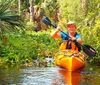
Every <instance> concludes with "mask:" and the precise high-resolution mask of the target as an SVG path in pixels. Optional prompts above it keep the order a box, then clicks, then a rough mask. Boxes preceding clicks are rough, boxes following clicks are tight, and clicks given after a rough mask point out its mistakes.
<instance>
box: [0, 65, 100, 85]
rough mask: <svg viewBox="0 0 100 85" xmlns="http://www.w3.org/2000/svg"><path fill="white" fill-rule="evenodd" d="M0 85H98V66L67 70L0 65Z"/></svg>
mask: <svg viewBox="0 0 100 85" xmlns="http://www.w3.org/2000/svg"><path fill="white" fill-rule="evenodd" d="M0 85H100V68H99V67H96V66H95V67H93V66H92V67H87V68H85V69H84V70H78V71H75V72H68V71H66V70H65V69H61V68H58V67H47V68H34V67H19V66H11V67H8V66H3V67H0Z"/></svg>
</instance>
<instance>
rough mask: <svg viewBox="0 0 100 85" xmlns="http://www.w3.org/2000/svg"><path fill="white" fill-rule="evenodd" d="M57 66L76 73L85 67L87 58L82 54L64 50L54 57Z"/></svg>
mask: <svg viewBox="0 0 100 85" xmlns="http://www.w3.org/2000/svg"><path fill="white" fill-rule="evenodd" d="M54 60H55V65H57V66H59V67H62V68H65V69H67V70H68V71H75V70H78V69H81V68H83V67H84V66H85V62H86V61H85V60H86V59H85V57H84V55H83V54H81V53H80V52H77V53H75V52H74V51H71V50H64V51H61V52H59V53H57V54H56V55H55V57H54Z"/></svg>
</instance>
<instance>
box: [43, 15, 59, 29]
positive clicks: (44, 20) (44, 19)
mask: <svg viewBox="0 0 100 85" xmlns="http://www.w3.org/2000/svg"><path fill="white" fill-rule="evenodd" d="M42 22H43V23H44V24H46V25H50V26H53V27H54V28H56V27H57V26H56V25H55V24H52V23H51V21H50V19H49V18H48V17H43V18H42Z"/></svg>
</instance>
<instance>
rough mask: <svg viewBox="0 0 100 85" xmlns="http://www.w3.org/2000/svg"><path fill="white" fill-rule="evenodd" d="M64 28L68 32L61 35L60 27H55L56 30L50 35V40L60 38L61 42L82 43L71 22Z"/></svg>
mask: <svg viewBox="0 0 100 85" xmlns="http://www.w3.org/2000/svg"><path fill="white" fill-rule="evenodd" d="M66 28H67V31H68V32H65V33H63V32H61V30H60V27H57V29H56V30H55V31H54V32H53V33H52V34H51V36H52V38H60V39H62V40H68V41H77V42H79V43H82V38H81V35H80V34H78V33H77V32H76V24H75V23H74V22H73V21H69V22H68V23H67V24H66ZM67 35H68V36H69V37H68V36H67ZM68 49H70V48H68Z"/></svg>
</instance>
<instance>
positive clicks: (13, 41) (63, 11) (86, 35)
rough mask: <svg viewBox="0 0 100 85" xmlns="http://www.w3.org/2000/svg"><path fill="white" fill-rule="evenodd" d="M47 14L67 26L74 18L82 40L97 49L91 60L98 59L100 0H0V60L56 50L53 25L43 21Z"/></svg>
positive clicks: (12, 60)
mask: <svg viewBox="0 0 100 85" xmlns="http://www.w3.org/2000/svg"><path fill="white" fill-rule="evenodd" d="M44 16H47V17H49V18H50V20H51V21H52V22H53V23H55V24H57V25H59V26H61V27H62V30H65V29H66V23H67V22H68V21H69V20H72V21H75V22H76V24H77V31H78V32H79V33H80V34H81V35H82V39H83V43H84V44H88V45H91V46H92V47H93V48H94V49H95V50H96V52H97V55H96V56H94V57H93V58H89V57H88V56H87V57H88V58H89V61H90V62H91V63H94V62H95V61H96V62H97V63H99V62H100V40H99V39H100V34H99V33H100V0H74V1H73V0H0V63H1V64H2V63H4V64H18V63H20V64H25V63H30V62H32V61H33V60H34V59H37V58H39V60H43V59H44V58H45V56H54V55H55V53H56V52H58V51H59V49H58V48H59V45H58V43H59V42H60V40H55V39H52V38H51V36H50V34H51V32H52V31H54V29H53V28H52V27H49V26H46V25H45V24H43V23H42V21H41V19H42V18H43V17H44Z"/></svg>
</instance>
